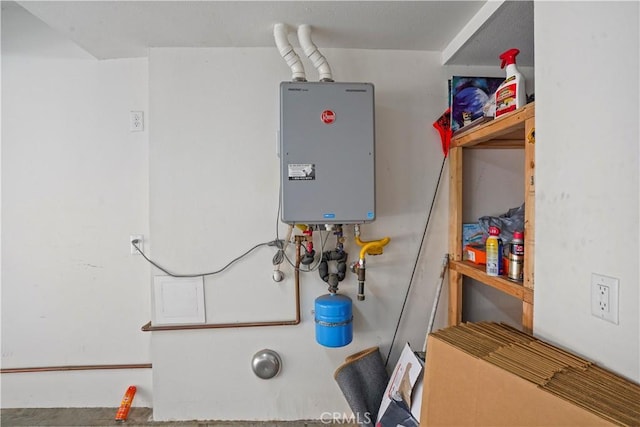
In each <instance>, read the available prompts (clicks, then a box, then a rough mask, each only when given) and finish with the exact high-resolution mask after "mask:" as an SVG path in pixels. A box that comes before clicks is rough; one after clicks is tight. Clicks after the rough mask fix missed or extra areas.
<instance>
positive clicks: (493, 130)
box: [451, 102, 535, 147]
mask: <svg viewBox="0 0 640 427" xmlns="http://www.w3.org/2000/svg"><path fill="white" fill-rule="evenodd" d="M534 116H535V102H532V103H530V104H527V105H525V106H524V107H522V108H520V109H518V110H516V111H514V112H511V113H508V114H505V115H504V116H502V117H500V118H498V119H495V120H492V121H490V122H487V123H485V124H482V125H480V126H476V127H474V128H472V129H469V130H468V131H466V132H463V133H461V134H459V135H456V136H455V137H453V138H452V139H451V146H452V147H475V146H477V145H478V144H481V143H483V142H487V141H492V142H491V143H490V144H491V145H493V144H499V141H500V140H501V139H505V138H506V139H511V140H513V139H519V140H521V141H523V142H522V143H521V144H520V146H522V145H524V139H525V135H524V128H525V123H524V122H525V120H526V119H528V118H531V117H534ZM494 141H495V142H494Z"/></svg>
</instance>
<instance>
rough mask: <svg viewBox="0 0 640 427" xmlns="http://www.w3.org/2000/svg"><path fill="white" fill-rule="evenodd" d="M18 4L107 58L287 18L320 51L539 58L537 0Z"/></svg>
mask: <svg viewBox="0 0 640 427" xmlns="http://www.w3.org/2000/svg"><path fill="white" fill-rule="evenodd" d="M3 3H5V2H3ZM17 3H18V4H19V5H20V6H22V7H23V8H24V9H26V10H27V11H29V12H30V13H31V14H33V15H34V16H36V17H37V18H39V19H40V20H42V21H43V22H44V23H46V24H47V25H48V26H50V27H51V28H53V29H54V30H56V31H57V32H58V33H60V34H61V35H64V36H65V37H67V38H69V39H71V40H72V41H74V42H75V43H77V44H78V45H79V46H81V47H82V48H83V49H85V50H86V51H87V52H89V53H90V54H92V55H93V56H95V57H96V58H99V59H111V58H125V57H140V56H146V55H147V53H148V48H150V47H273V46H275V44H274V41H273V26H274V24H276V23H278V22H282V23H285V24H288V25H290V26H291V27H292V28H295V27H296V26H297V25H299V24H303V23H305V24H309V25H311V27H312V29H313V40H314V42H315V44H316V45H318V47H319V48H323V47H324V48H358V49H397V50H426V51H440V52H446V53H447V54H446V58H444V56H445V55H444V54H443V63H447V64H462V65H496V64H497V61H498V59H497V55H498V54H499V53H501V52H502V51H503V50H506V49H508V48H511V47H518V48H519V49H520V50H521V51H522V53H521V55H520V56H519V57H518V60H519V61H518V62H519V63H520V64H522V65H533V2H531V1H526V2H521V1H514V2H505V1H490V2H486V1H206V0H205V1H202V0H201V1H18V2H17ZM290 40H291V42H292V44H293V45H294V46H298V44H297V40H296V38H295V37H294V36H291V37H290Z"/></svg>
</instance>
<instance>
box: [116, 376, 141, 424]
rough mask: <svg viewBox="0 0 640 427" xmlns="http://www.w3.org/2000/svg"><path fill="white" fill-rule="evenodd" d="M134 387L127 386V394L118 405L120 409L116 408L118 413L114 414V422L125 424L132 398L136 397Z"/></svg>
mask: <svg viewBox="0 0 640 427" xmlns="http://www.w3.org/2000/svg"><path fill="white" fill-rule="evenodd" d="M136 390H137V389H136V386H134V385H132V386H129V388H128V389H127V392H126V393H125V394H124V396H123V397H122V402H121V403H120V407H119V408H118V412H116V421H118V422H121V423H123V422H125V421H126V420H127V417H128V416H129V410H130V409H131V403H133V396H135V395H136Z"/></svg>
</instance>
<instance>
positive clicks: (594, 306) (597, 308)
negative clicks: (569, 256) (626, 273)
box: [591, 273, 620, 325]
mask: <svg viewBox="0 0 640 427" xmlns="http://www.w3.org/2000/svg"><path fill="white" fill-rule="evenodd" d="M619 284H620V281H619V280H618V279H616V278H615V277H607V276H603V275H601V274H596V273H592V274H591V314H592V315H594V316H595V317H599V318H600V319H602V320H606V321H608V322H611V323H614V324H616V325H617V324H618V287H619Z"/></svg>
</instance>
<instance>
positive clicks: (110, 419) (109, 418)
mask: <svg viewBox="0 0 640 427" xmlns="http://www.w3.org/2000/svg"><path fill="white" fill-rule="evenodd" d="M117 410H118V409H117V408H42V409H31V408H29V409H2V410H1V411H0V426H2V427H26V426H29V427H41V426H42V427H48V426H52V427H53V426H55V427H75V426H82V427H112V426H123V427H137V426H141V427H147V426H176V427H306V426H321V425H326V422H325V423H323V422H321V421H320V420H314V421H180V422H177V421H168V422H160V421H152V410H151V408H131V411H130V412H129V417H128V419H127V421H126V422H124V423H119V422H116V421H115V415H116V411H117ZM340 425H342V426H354V427H355V426H356V425H355V424H340Z"/></svg>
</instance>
